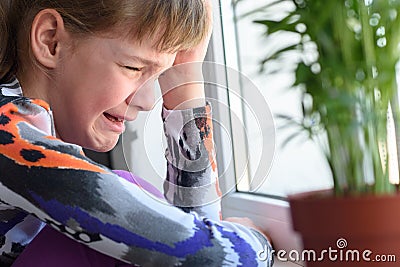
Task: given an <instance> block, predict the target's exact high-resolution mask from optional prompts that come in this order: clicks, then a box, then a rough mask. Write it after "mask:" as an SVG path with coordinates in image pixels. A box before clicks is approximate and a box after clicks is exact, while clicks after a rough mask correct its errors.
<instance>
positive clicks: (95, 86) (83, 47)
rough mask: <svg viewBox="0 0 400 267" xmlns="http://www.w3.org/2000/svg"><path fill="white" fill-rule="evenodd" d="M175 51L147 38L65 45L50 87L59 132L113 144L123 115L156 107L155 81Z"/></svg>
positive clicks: (90, 144)
mask: <svg viewBox="0 0 400 267" xmlns="http://www.w3.org/2000/svg"><path fill="white" fill-rule="evenodd" d="M175 56H176V53H164V52H158V51H157V50H156V49H154V48H152V45H151V44H150V43H149V42H146V41H145V40H144V41H142V42H141V43H140V44H135V43H133V42H129V41H128V40H123V39H106V38H99V37H93V38H90V39H87V40H83V41H80V42H79V44H78V45H76V46H75V47H74V48H71V49H64V53H62V54H61V60H60V64H59V65H58V66H57V69H56V70H55V74H54V75H53V78H52V83H53V84H52V86H50V88H51V89H50V90H49V91H48V92H46V95H47V97H46V98H47V99H46V100H47V101H48V102H49V103H50V106H51V109H52V110H53V113H54V119H55V125H56V131H57V135H58V137H59V138H61V139H62V140H64V141H66V142H71V143H75V144H78V145H81V146H83V147H86V148H90V149H93V150H97V151H108V150H110V149H112V148H113V147H114V146H115V144H116V143H117V141H118V137H119V135H120V134H121V133H122V132H123V131H124V129H125V126H124V121H130V120H134V119H135V118H136V116H137V114H138V112H139V111H141V110H149V109H151V108H152V106H153V103H154V95H153V85H154V82H153V81H155V80H156V79H157V76H158V75H159V74H160V72H161V71H163V70H165V69H167V68H168V67H171V66H172V64H173V62H174V59H175Z"/></svg>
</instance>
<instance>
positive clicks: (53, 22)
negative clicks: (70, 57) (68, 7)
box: [30, 9, 67, 69]
mask: <svg viewBox="0 0 400 267" xmlns="http://www.w3.org/2000/svg"><path fill="white" fill-rule="evenodd" d="M66 35H67V34H66V31H65V28H64V20H63V19H62V17H61V15H60V14H59V13H58V12H57V11H56V10H54V9H44V10H42V11H40V12H39V13H38V14H37V15H36V16H35V19H34V20H33V23H32V28H31V34H30V37H31V40H30V43H31V49H32V53H33V56H34V57H35V59H36V60H37V61H38V62H39V63H40V64H41V65H43V66H44V67H46V68H49V69H53V68H55V67H56V65H57V62H58V61H59V59H60V49H61V47H62V42H63V41H64V37H65V36H66Z"/></svg>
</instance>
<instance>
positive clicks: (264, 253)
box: [257, 238, 397, 262]
mask: <svg viewBox="0 0 400 267" xmlns="http://www.w3.org/2000/svg"><path fill="white" fill-rule="evenodd" d="M347 245H348V244H347V240H346V239H344V238H339V239H338V240H337V241H336V247H335V248H333V247H328V248H327V249H323V250H322V251H321V252H317V251H315V250H310V249H305V250H303V251H297V250H291V251H289V252H288V251H286V250H278V251H275V250H268V248H264V250H261V251H259V252H258V254H257V257H258V259H259V260H261V261H267V260H268V259H269V257H271V255H274V257H275V259H277V260H279V261H284V262H285V261H306V262H322V261H326V260H328V261H332V262H396V260H397V258H396V255H394V254H386V255H384V254H374V252H373V251H371V250H369V249H364V250H358V249H348V248H347Z"/></svg>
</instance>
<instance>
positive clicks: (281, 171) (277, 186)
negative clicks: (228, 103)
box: [221, 0, 332, 197]
mask: <svg viewBox="0 0 400 267" xmlns="http://www.w3.org/2000/svg"><path fill="white" fill-rule="evenodd" d="M228 2H229V3H228ZM272 2H275V1H272V0H267V1H255V0H240V1H232V2H231V3H230V1H221V15H222V27H223V39H224V46H225V49H224V51H225V58H226V64H227V65H228V66H233V67H234V68H237V69H238V70H239V71H240V72H241V74H242V75H240V78H241V79H242V81H240V83H241V84H242V88H241V91H240V94H241V96H242V97H243V99H244V100H245V101H244V102H247V103H249V102H255V101H256V100H257V99H258V98H260V97H261V98H262V97H264V98H265V101H266V104H265V105H266V107H265V108H264V109H262V108H261V109H260V108H258V107H257V108H254V107H252V106H250V107H246V105H243V104H242V110H243V117H244V123H245V129H246V131H247V134H245V135H246V136H247V140H245V141H243V142H242V143H240V142H238V141H237V140H235V135H234V134H233V140H234V148H233V150H234V152H237V153H236V154H239V155H243V154H247V158H248V171H247V174H246V177H245V178H242V179H241V180H240V181H239V183H238V190H239V191H245V192H246V191H251V192H256V193H259V194H266V195H273V196H279V197H285V196H286V195H287V194H292V193H296V192H301V191H309V190H317V189H324V188H330V187H331V186H332V179H331V174H330V171H329V168H328V164H327V162H326V161H325V159H324V157H323V154H322V152H321V150H320V149H319V147H318V146H317V145H316V144H315V143H314V142H313V141H311V140H309V139H308V138H307V136H306V135H305V133H304V134H301V133H300V134H298V133H299V129H298V128H296V127H287V125H285V122H284V121H283V120H279V118H278V115H285V116H289V117H292V118H301V114H302V111H301V102H300V94H299V93H300V92H299V90H296V89H293V88H291V85H292V83H293V81H294V67H295V62H296V55H288V56H287V58H285V59H284V60H281V61H279V62H276V63H275V64H274V65H272V64H268V65H265V69H264V71H263V72H260V69H261V62H262V60H263V59H264V58H266V57H267V55H268V54H270V53H271V51H274V49H276V47H277V46H287V45H289V44H295V43H296V42H298V41H299V38H298V36H296V35H295V34H290V33H287V32H281V33H279V34H275V35H273V36H272V35H271V36H268V37H267V36H266V35H265V26H263V25H260V24H256V23H254V22H253V21H254V20H257V19H262V18H265V17H267V18H276V19H277V20H278V19H279V18H280V16H283V15H284V14H285V12H287V11H288V10H290V9H291V8H294V6H293V3H291V2H290V1H281V2H279V4H275V5H273V6H272V7H268V8H263V7H265V6H266V5H268V4H271V3H272ZM259 8H263V9H262V10H263V11H262V12H254V10H257V9H259ZM247 79H248V80H250V81H251V82H253V83H254V86H252V85H251V83H249V82H248V81H243V80H247ZM228 87H229V84H228ZM258 102H260V101H258ZM268 107H269V110H268ZM238 109H240V105H237V106H235V107H232V111H234V112H236V111H237V110H238ZM246 109H253V112H249V111H248V110H246ZM257 109H258V110H257ZM257 112H258V113H262V114H257ZM252 113H253V114H252ZM254 113H255V115H256V116H255V117H254ZM271 113H272V115H271V116H272V117H273V122H274V124H275V132H274V133H271V131H268V129H260V126H261V128H262V127H263V125H264V127H269V126H270V125H269V123H270V122H269V121H268V120H270V114H271ZM257 124H258V125H257ZM296 133H297V134H296ZM293 136H296V137H295V138H291V137H293ZM263 139H264V140H263ZM265 139H267V141H266V140H265ZM288 140H290V141H288ZM271 142H274V144H273V145H274V147H273V146H272V144H271ZM273 148H275V151H273V152H272V151H270V150H272V149H273ZM265 150H267V151H265ZM266 153H269V154H272V153H273V154H272V156H273V160H272V161H269V156H270V155H263V154H266ZM235 160H239V161H241V160H243V156H242V158H235ZM270 163H272V164H271V165H270V168H267V167H266V166H263V165H266V164H270ZM266 169H267V170H266ZM266 172H267V173H266ZM266 174H268V175H267V176H266ZM264 178H265V179H264ZM261 180H263V181H264V182H263V183H261Z"/></svg>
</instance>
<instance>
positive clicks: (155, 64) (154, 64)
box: [129, 55, 162, 68]
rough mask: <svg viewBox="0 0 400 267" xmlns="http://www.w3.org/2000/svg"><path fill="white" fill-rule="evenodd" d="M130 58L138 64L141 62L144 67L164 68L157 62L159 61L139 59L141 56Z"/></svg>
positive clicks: (131, 56)
mask: <svg viewBox="0 0 400 267" xmlns="http://www.w3.org/2000/svg"><path fill="white" fill-rule="evenodd" d="M129 58H131V59H133V60H136V61H138V62H140V63H142V64H144V65H152V66H156V67H159V68H161V67H162V66H161V64H160V62H159V61H157V60H150V59H146V58H142V57H139V56H133V55H130V56H129Z"/></svg>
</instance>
